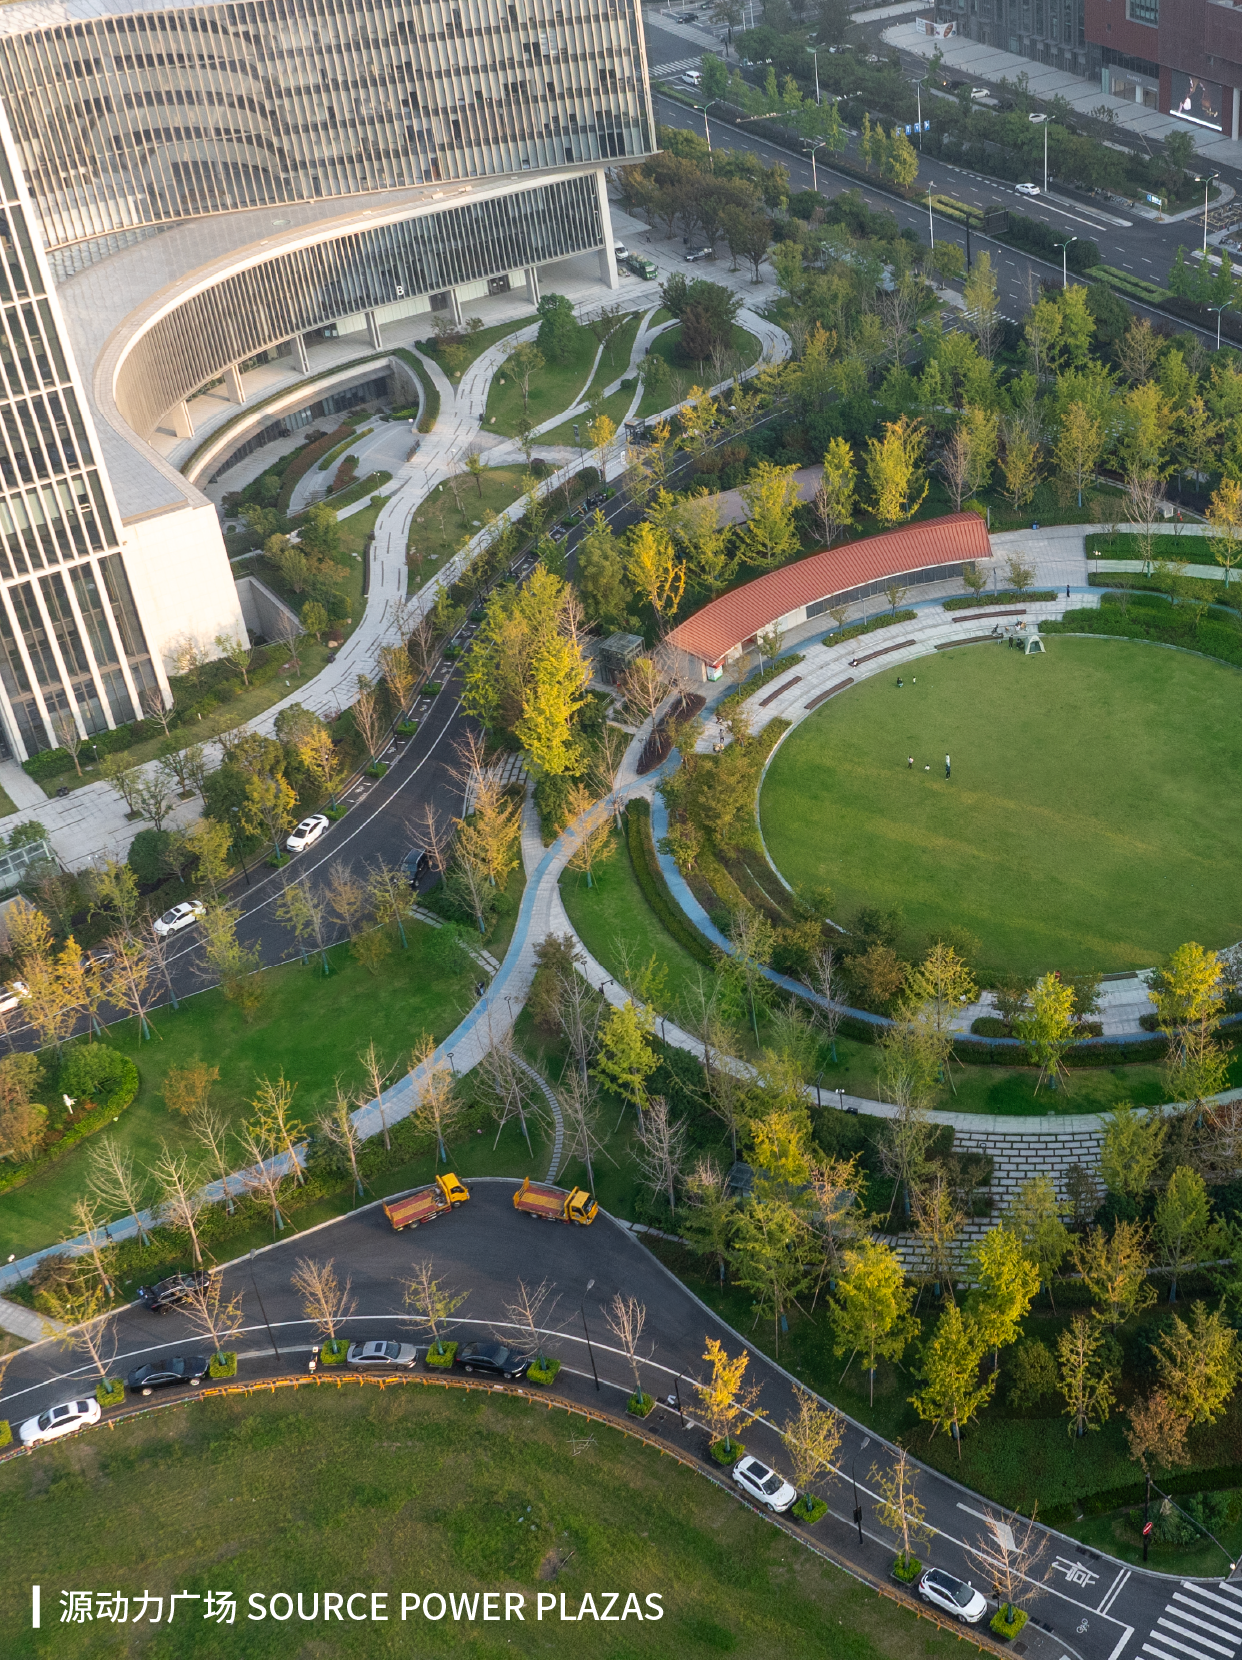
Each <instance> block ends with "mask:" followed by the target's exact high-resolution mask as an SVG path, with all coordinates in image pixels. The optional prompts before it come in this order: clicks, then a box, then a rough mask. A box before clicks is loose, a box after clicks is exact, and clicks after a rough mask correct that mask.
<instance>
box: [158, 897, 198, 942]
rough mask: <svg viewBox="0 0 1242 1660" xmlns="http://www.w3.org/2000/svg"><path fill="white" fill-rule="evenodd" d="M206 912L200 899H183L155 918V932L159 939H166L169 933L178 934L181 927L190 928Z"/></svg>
mask: <svg viewBox="0 0 1242 1660" xmlns="http://www.w3.org/2000/svg"><path fill="white" fill-rule="evenodd" d="M206 912H207V907H206V906H205V905H204V904H203V903H202V901H201V900H198V899H185V900H183V901H182V902H181V904H180V905H174V906H173V908H172V910H171V911H165V912H164V914H163V916H161V917H157V918H156V921H155V923H154V928H155V932H156V933H157V934H158V935H159V937H160V938H161V939H167V938H168V936H169V935H170V934H179V933H180V932H181V930H182V929H183V928H192V927H193V926H194V924H195V923H196V922H197V921H198V920H199V918H200V917H202V916H205V915H206Z"/></svg>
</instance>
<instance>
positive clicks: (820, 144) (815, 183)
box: [811, 138, 828, 195]
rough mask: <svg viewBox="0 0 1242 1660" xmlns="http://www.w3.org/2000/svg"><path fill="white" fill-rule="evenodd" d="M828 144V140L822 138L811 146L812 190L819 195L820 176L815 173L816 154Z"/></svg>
mask: <svg viewBox="0 0 1242 1660" xmlns="http://www.w3.org/2000/svg"><path fill="white" fill-rule="evenodd" d="M827 142H828V140H827V139H826V138H821V139H820V140H819V141H818V142H817V143H815V144H812V145H811V189H812V190H813V191H815V193H816V194H817V195H818V193H819V175H818V173H816V171H815V152H816V150H822V149H823V147H824V145H825V144H827Z"/></svg>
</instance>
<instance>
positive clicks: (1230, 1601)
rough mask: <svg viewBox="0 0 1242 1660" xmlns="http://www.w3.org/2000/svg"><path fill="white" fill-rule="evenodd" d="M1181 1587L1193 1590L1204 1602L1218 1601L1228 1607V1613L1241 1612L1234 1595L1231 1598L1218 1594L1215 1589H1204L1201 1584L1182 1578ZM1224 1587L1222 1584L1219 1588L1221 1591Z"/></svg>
mask: <svg viewBox="0 0 1242 1660" xmlns="http://www.w3.org/2000/svg"><path fill="white" fill-rule="evenodd" d="M1182 1589H1183V1590H1185V1591H1191V1592H1193V1593H1194V1595H1195V1596H1197V1597H1202V1598H1203V1599H1204V1600H1205V1601H1206V1602H1216V1603H1219V1604H1220V1606H1221V1607H1222V1608H1228V1609H1229V1611H1230V1613H1242V1607H1239V1604H1238V1599H1237V1598H1236V1597H1233V1598H1231V1597H1222V1596H1218V1595H1217V1593H1216V1592H1215V1591H1208V1590H1205V1589H1204V1587H1203V1586H1202V1585H1196V1584H1195V1582H1194V1581H1193V1580H1190V1579H1184V1580H1183V1581H1182ZM1224 1589H1225V1587H1224V1586H1223V1585H1222V1586H1221V1590H1222V1591H1223V1590H1224Z"/></svg>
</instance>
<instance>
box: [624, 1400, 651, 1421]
mask: <svg viewBox="0 0 1242 1660" xmlns="http://www.w3.org/2000/svg"><path fill="white" fill-rule="evenodd" d="M654 1407H655V1397H654V1396H653V1395H647V1394H639V1395H631V1396H630V1398H629V1400H628V1401H626V1403H625V1410H626V1411H627V1412H628V1413H629V1415H630V1417H631V1418H646V1417H647V1416H648V1415H649V1414H650V1413H651V1412H652V1410H653V1409H654Z"/></svg>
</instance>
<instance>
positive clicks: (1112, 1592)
mask: <svg viewBox="0 0 1242 1660" xmlns="http://www.w3.org/2000/svg"><path fill="white" fill-rule="evenodd" d="M1130 1573H1131V1570H1130V1569H1129V1568H1122V1569H1120V1570H1119V1571H1118V1574H1117V1577H1116V1579H1115V1580H1114V1581H1113V1583H1112V1585H1111V1586H1110V1588H1109V1589H1108V1591H1106V1592H1105V1594H1104V1599H1103V1601H1102V1602H1101V1603H1100V1610H1099V1611H1100V1613H1101V1614H1107V1613H1108V1611H1109V1609H1110V1608H1111V1607H1112V1606H1113V1604H1114V1603H1115V1602H1116V1600H1117V1597H1118V1595H1119V1593H1120V1592H1121V1590H1122V1588H1123V1586H1124V1585H1125V1583H1126V1581H1127V1580H1128V1579H1129V1577H1130Z"/></svg>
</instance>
